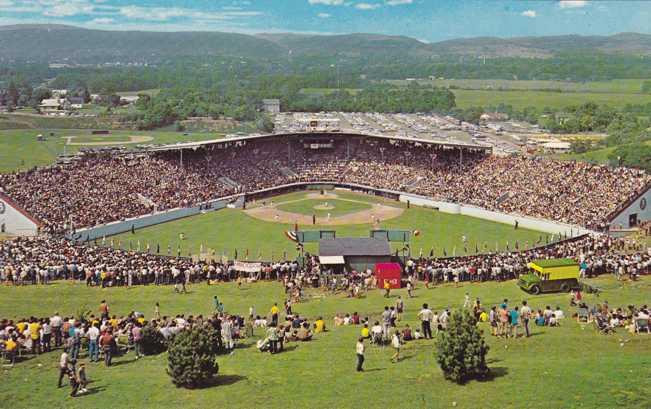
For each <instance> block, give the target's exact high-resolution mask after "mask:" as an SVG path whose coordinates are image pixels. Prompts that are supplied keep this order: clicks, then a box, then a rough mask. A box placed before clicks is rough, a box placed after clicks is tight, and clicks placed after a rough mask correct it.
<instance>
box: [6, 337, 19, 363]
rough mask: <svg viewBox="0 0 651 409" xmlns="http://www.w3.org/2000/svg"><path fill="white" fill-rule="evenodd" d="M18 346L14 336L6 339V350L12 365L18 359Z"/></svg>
mask: <svg viewBox="0 0 651 409" xmlns="http://www.w3.org/2000/svg"><path fill="white" fill-rule="evenodd" d="M17 348H18V344H17V343H16V341H15V340H14V339H13V337H12V338H9V339H8V340H7V341H5V351H6V353H7V359H8V360H9V362H11V365H13V364H14V363H15V361H16V349H17Z"/></svg>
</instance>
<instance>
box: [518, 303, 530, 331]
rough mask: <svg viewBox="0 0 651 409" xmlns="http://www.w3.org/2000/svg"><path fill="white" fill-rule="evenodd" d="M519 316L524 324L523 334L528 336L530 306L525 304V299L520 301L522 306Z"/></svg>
mask: <svg viewBox="0 0 651 409" xmlns="http://www.w3.org/2000/svg"><path fill="white" fill-rule="evenodd" d="M520 316H521V317H522V324H523V325H524V334H525V335H526V336H527V338H529V337H530V336H531V333H530V332H529V319H530V318H531V308H529V306H528V305H527V301H526V300H525V301H522V308H521V309H520Z"/></svg>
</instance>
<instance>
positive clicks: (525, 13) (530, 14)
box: [522, 10, 536, 18]
mask: <svg viewBox="0 0 651 409" xmlns="http://www.w3.org/2000/svg"><path fill="white" fill-rule="evenodd" d="M522 15H523V16H525V17H531V18H534V17H536V11H535V10H525V11H523V12H522Z"/></svg>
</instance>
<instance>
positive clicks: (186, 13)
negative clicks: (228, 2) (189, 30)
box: [120, 6, 262, 21]
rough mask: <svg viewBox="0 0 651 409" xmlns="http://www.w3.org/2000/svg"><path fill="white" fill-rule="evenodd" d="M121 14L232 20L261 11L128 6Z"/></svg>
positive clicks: (155, 18)
mask: <svg viewBox="0 0 651 409" xmlns="http://www.w3.org/2000/svg"><path fill="white" fill-rule="evenodd" d="M120 14H121V15H123V16H125V17H127V18H130V19H139V20H150V21H166V20H169V19H172V18H190V19H197V20H231V19H235V18H239V17H253V16H259V15H261V14H262V13H261V12H259V11H221V12H219V11H214V12H211V11H198V10H194V9H187V8H181V7H140V6H126V7H122V8H120Z"/></svg>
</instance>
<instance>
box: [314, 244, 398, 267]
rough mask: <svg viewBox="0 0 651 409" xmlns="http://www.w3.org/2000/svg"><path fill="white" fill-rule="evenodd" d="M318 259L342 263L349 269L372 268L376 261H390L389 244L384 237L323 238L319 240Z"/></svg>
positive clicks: (329, 263) (322, 262)
mask: <svg viewBox="0 0 651 409" xmlns="http://www.w3.org/2000/svg"><path fill="white" fill-rule="evenodd" d="M319 260H320V262H321V264H324V265H333V266H342V265H344V266H346V267H348V269H349V270H350V269H354V270H357V271H362V270H366V269H367V268H370V269H371V270H373V269H375V265H376V264H377V263H387V262H390V261H391V246H390V245H389V242H388V241H387V240H384V239H373V238H340V239H323V240H320V241H319Z"/></svg>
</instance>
